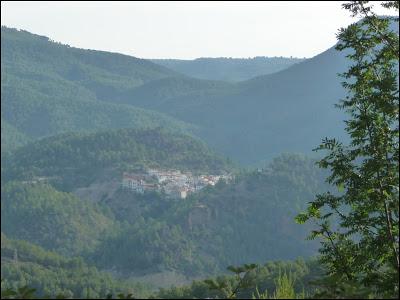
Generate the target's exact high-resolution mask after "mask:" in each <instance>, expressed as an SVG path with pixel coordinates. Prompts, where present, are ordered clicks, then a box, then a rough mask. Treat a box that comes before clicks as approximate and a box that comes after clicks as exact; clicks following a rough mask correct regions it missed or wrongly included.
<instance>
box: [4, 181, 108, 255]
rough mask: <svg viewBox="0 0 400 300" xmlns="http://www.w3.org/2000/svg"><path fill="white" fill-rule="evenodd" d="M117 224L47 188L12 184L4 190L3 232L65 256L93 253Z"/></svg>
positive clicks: (85, 205) (66, 196) (96, 210)
mask: <svg viewBox="0 0 400 300" xmlns="http://www.w3.org/2000/svg"><path fill="white" fill-rule="evenodd" d="M112 226H113V221H112V220H111V219H109V218H108V217H106V216H105V215H103V213H102V211H101V210H100V208H99V207H97V206H96V205H94V204H91V203H88V202H84V201H81V200H80V199H79V198H77V197H75V196H73V195H72V194H68V193H63V192H59V191H57V190H55V189H54V188H53V187H51V186H49V185H46V184H40V183H39V184H29V183H22V182H9V183H7V184H6V185H4V186H2V188H1V228H2V230H3V231H4V232H5V233H6V234H7V235H9V236H11V237H13V238H17V239H24V240H27V241H30V242H33V243H36V244H38V245H41V246H43V247H45V248H46V249H51V250H56V251H58V252H59V253H62V254H65V255H68V256H69V255H74V254H77V253H82V252H85V251H90V250H93V249H94V248H95V247H96V246H97V245H98V243H99V238H100V237H101V236H102V235H103V234H105V233H106V232H107V231H108V230H111V228H112Z"/></svg>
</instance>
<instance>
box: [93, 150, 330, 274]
mask: <svg viewBox="0 0 400 300" xmlns="http://www.w3.org/2000/svg"><path fill="white" fill-rule="evenodd" d="M323 178H324V174H323V173H322V172H321V171H320V170H318V169H317V168H316V167H315V166H314V161H312V160H309V159H305V158H303V157H300V156H292V155H286V156H282V157H280V158H278V159H276V160H274V162H273V163H272V164H271V165H270V166H269V168H267V169H265V170H263V171H259V172H250V173H245V174H243V175H241V176H239V177H238V178H236V180H235V181H234V182H232V183H230V184H225V183H219V184H217V185H216V186H215V187H213V188H211V187H210V188H206V189H204V190H202V191H201V192H200V193H198V194H195V195H193V196H191V197H189V198H187V199H186V200H185V201H182V200H180V201H175V202H174V201H170V202H167V203H165V202H164V205H163V207H162V209H160V206H161V205H158V208H157V204H156V203H155V202H157V201H159V200H157V198H156V197H153V198H152V197H147V198H142V199H138V198H135V197H133V196H131V197H130V199H129V201H128V195H121V194H119V195H118V194H117V195H115V197H114V198H113V199H109V200H107V204H108V205H109V206H110V208H111V210H113V211H114V210H115V211H114V213H118V211H120V210H121V207H120V206H114V205H113V202H118V201H119V198H120V197H123V198H124V199H125V203H126V204H125V207H124V208H123V211H124V213H119V216H120V217H119V219H120V220H126V221H127V222H130V223H131V224H132V225H129V226H126V227H123V228H121V231H120V232H119V233H116V232H114V234H113V235H112V236H110V237H109V238H108V239H106V240H104V242H103V245H102V246H101V247H99V249H98V251H97V253H95V254H94V256H93V257H92V259H93V261H94V262H97V263H99V264H100V265H99V266H101V267H106V268H110V267H112V266H115V267H116V268H117V269H118V270H120V271H124V272H127V273H132V272H133V273H134V274H143V273H146V274H149V273H157V272H163V271H166V270H178V271H179V272H183V273H184V274H186V275H189V276H198V275H199V274H210V273H214V274H215V273H218V272H221V271H223V270H225V268H226V267H227V266H228V265H238V264H242V263H245V262H246V263H248V262H257V263H262V262H264V261H267V260H279V259H294V258H297V257H299V256H303V257H306V256H311V255H313V254H315V253H316V248H317V243H313V242H309V241H305V237H306V236H307V234H308V232H309V230H310V228H305V227H303V226H298V224H296V223H295V221H294V217H295V216H296V214H297V213H298V212H299V211H301V210H302V209H304V207H305V205H306V203H307V202H308V201H310V199H312V198H313V195H314V194H315V193H316V192H318V191H323V190H325V189H326V188H327V187H326V185H325V184H324V182H323ZM145 205H147V206H148V208H149V209H147V211H146V213H145V214H143V215H142V216H141V217H139V216H135V212H136V211H138V209H140V210H142V211H143V206H145ZM151 210H152V211H153V213H154V214H153V215H152V214H149V211H151ZM129 211H131V214H129V213H128V212H129ZM131 216H132V217H131ZM133 216H134V217H133ZM293 245H296V246H295V247H294V246H293Z"/></svg>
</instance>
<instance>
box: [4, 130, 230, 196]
mask: <svg viewBox="0 0 400 300" xmlns="http://www.w3.org/2000/svg"><path fill="white" fill-rule="evenodd" d="M8 166H9V168H8V169H7V172H5V171H4V173H6V176H5V177H6V178H9V179H24V180H32V179H34V178H35V177H38V176H40V177H43V176H45V177H49V180H50V182H52V183H53V184H54V185H55V186H57V187H59V188H61V189H62V190H66V191H70V190H72V189H76V188H78V187H84V186H87V185H89V184H90V183H92V182H94V181H96V180H99V179H102V180H103V181H105V180H106V181H110V179H114V180H118V181H119V180H120V178H121V175H122V172H123V171H128V170H129V169H130V168H145V167H158V168H169V169H171V168H172V169H181V170H190V171H193V172H200V171H202V172H208V173H211V174H212V173H220V172H221V171H223V170H230V169H231V168H232V167H233V165H232V163H230V162H229V161H227V160H226V159H224V158H222V157H219V156H218V155H216V154H215V153H213V152H212V151H210V149H209V148H208V147H207V146H206V145H205V144H204V143H202V142H201V141H199V140H197V139H194V138H192V137H191V136H189V135H185V134H173V133H171V132H169V131H168V130H164V129H161V128H155V129H143V130H142V129H141V130H135V129H120V130H117V131H102V132H97V133H92V134H83V133H69V134H64V135H60V136H55V137H50V138H46V139H42V140H39V141H36V142H34V143H30V144H29V145H27V146H26V147H23V148H20V149H18V150H17V151H15V153H14V155H12V156H11V157H10V158H9V160H7V161H6V167H8Z"/></svg>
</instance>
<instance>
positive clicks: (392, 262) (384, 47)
mask: <svg viewBox="0 0 400 300" xmlns="http://www.w3.org/2000/svg"><path fill="white" fill-rule="evenodd" d="M383 5H384V6H386V7H391V8H394V9H395V10H396V11H397V13H398V9H399V2H398V1H388V2H385V3H384V4H383ZM344 7H345V8H346V9H348V10H350V11H351V12H352V13H353V15H354V16H357V15H361V16H363V17H364V18H363V19H362V20H361V21H360V22H358V23H356V24H353V25H351V26H349V27H348V28H346V29H342V30H341V31H340V33H339V41H340V42H339V44H338V46H337V49H338V50H344V49H351V50H352V51H351V53H350V54H348V58H349V59H350V60H351V61H352V62H353V65H352V66H351V67H350V68H349V70H348V71H347V72H345V73H344V74H343V77H344V78H345V79H346V81H345V82H344V83H343V85H344V87H345V88H346V89H347V90H348V92H349V95H348V96H347V97H346V98H345V99H344V100H342V101H341V103H340V104H339V105H338V106H339V107H340V108H342V109H345V110H346V112H347V113H348V114H349V119H348V120H347V121H346V132H347V133H348V134H349V136H350V138H351V141H350V144H349V145H344V144H342V143H340V142H339V141H337V140H335V139H325V140H324V141H323V143H322V145H321V146H320V147H319V148H318V149H317V150H326V152H327V155H326V156H325V157H324V158H323V159H322V160H320V161H319V166H321V167H322V168H328V169H330V170H331V174H330V176H329V177H328V179H327V181H328V182H329V183H331V184H334V185H336V186H337V187H338V188H339V189H340V190H342V193H341V194H339V195H332V194H331V193H324V194H319V195H317V198H316V199H315V200H314V201H313V202H311V204H310V206H309V208H308V209H307V212H306V213H304V214H300V215H299V216H298V220H299V221H300V222H304V221H306V220H314V221H315V222H316V223H317V224H318V229H316V230H314V231H312V234H311V238H317V237H320V238H321V239H322V246H321V248H320V253H321V257H320V260H321V262H322V263H323V264H324V266H325V267H326V268H327V272H328V274H327V276H328V277H327V278H326V279H325V282H324V283H323V286H326V290H325V293H324V294H323V295H324V296H325V297H348V296H353V297H361V298H363V297H371V296H372V297H383V298H398V297H399V267H400V265H399V123H398V122H399V120H398V117H399V85H398V66H399V35H398V32H395V31H392V30H391V28H390V26H389V25H390V22H391V21H392V18H389V17H386V18H380V17H377V16H376V15H374V14H373V13H372V11H371V6H370V5H369V4H368V3H365V1H353V2H351V3H348V4H344ZM395 19H396V20H397V21H398V18H395ZM332 218H335V219H336V220H339V224H338V226H332V222H331V221H330V220H331V219H332Z"/></svg>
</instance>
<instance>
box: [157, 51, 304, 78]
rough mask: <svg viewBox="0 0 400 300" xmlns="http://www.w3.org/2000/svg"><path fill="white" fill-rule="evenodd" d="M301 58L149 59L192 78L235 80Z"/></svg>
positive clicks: (282, 65)
mask: <svg viewBox="0 0 400 300" xmlns="http://www.w3.org/2000/svg"><path fill="white" fill-rule="evenodd" d="M303 60H304V59H302V58H288V57H265V56H256V57H253V58H228V57H215V58H212V57H202V58H196V59H193V60H184V59H152V60H151V61H152V62H155V63H157V64H160V65H162V66H165V67H167V68H169V69H171V70H174V71H177V72H179V73H182V74H185V75H188V76H190V77H194V78H199V79H208V80H223V81H228V82H237V81H243V80H248V79H251V78H253V77H256V76H260V75H268V74H272V73H276V72H279V71H281V70H284V69H286V68H288V67H290V66H291V65H293V64H295V63H299V62H301V61H303Z"/></svg>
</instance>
